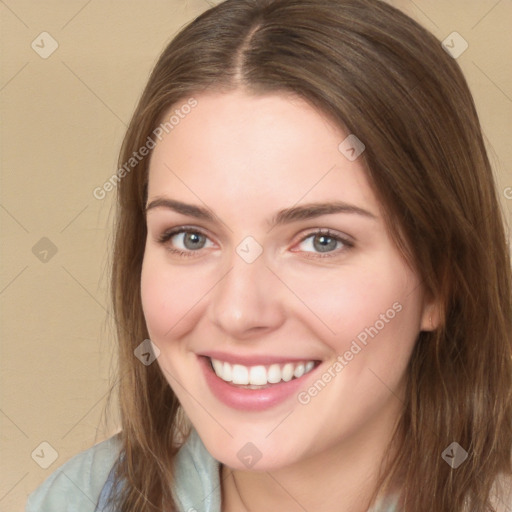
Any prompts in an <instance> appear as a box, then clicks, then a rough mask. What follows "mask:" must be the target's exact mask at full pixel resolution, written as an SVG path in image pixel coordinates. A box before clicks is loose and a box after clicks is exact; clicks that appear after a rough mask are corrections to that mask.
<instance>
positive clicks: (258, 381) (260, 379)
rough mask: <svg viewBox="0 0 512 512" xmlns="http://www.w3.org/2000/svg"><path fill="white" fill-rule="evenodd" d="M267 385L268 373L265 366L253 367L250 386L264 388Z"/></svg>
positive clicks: (250, 372)
mask: <svg viewBox="0 0 512 512" xmlns="http://www.w3.org/2000/svg"><path fill="white" fill-rule="evenodd" d="M266 383H267V372H266V370H265V367H264V366H251V368H250V370H249V384H254V385H257V386H263V385H264V384H266Z"/></svg>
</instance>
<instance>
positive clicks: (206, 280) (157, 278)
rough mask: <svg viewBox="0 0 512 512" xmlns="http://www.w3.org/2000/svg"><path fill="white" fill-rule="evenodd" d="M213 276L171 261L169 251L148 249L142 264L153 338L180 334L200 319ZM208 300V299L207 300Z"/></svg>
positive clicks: (144, 303) (143, 294)
mask: <svg viewBox="0 0 512 512" xmlns="http://www.w3.org/2000/svg"><path fill="white" fill-rule="evenodd" d="M210 281H211V276H209V275H208V272H203V271H201V270H200V269H199V268H198V269H195V270H194V269H193V266H192V267H189V266H179V265H170V264H169V263H168V262H166V261H165V255H164V256H162V255H161V254H159V251H156V250H151V249H149V250H146V253H145V255H144V261H143V264H142V274H141V299H142V309H143V311H144V317H145V319H146V325H147V328H148V331H149V335H150V337H151V339H152V340H154V341H156V342H158V341H163V340H165V339H170V338H179V337H180V336H181V335H182V334H183V333H185V332H186V331H187V330H189V329H190V325H193V323H194V322H197V318H198V315H200V314H201V311H202V306H201V303H202V302H201V301H202V299H203V298H204V297H205V296H206V294H207V293H208V290H209V289H210V288H211V286H212V285H211V284H210ZM203 302H204V301H203Z"/></svg>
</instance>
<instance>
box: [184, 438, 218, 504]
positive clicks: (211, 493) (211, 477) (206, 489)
mask: <svg viewBox="0 0 512 512" xmlns="http://www.w3.org/2000/svg"><path fill="white" fill-rule="evenodd" d="M175 469H176V474H175V485H174V494H175V496H176V498H177V500H178V502H179V505H180V509H181V510H187V511H188V510H204V511H205V512H219V511H220V503H221V489H220V463H219V461H217V460H216V459H214V458H213V457H212V455H210V453H209V452H208V450H207V449H206V447H205V446H204V444H203V442H202V441H201V438H200V437H199V435H198V434H197V431H196V430H195V429H194V428H192V430H191V432H190V435H189V437H188V439H187V440H186V442H185V443H184V444H183V446H182V447H181V448H180V450H179V451H178V454H177V456H176V460H175Z"/></svg>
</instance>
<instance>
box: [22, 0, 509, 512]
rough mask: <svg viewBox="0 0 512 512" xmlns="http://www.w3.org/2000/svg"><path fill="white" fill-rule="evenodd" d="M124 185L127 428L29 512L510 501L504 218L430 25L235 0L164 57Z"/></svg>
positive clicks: (359, 1) (348, 9)
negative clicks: (430, 31)
mask: <svg viewBox="0 0 512 512" xmlns="http://www.w3.org/2000/svg"><path fill="white" fill-rule="evenodd" d="M116 184H117V187H118V219H117V227H116V240H115V247H114V253H113V273H112V285H113V286H112V290H113V303H114V312H115V316H116V321H117V327H118V337H119V353H120V403H121V415H122V432H121V433H120V434H119V435H118V436H116V437H114V438H111V439H110V440H108V441H106V442H104V443H101V444H100V445H98V446H96V447H94V448H92V449H91V450H89V451H88V452H85V453H84V454H81V455H79V456H77V457H76V458H75V459H73V460H72V461H70V462H69V463H68V464H67V465H65V466H64V467H63V468H62V469H61V470H60V471H59V472H56V473H55V474H54V475H53V476H52V477H51V478H50V479H49V480H48V481H47V482H46V483H45V484H44V485H43V486H42V487H41V488H40V489H39V490H38V491H36V493H34V495H32V496H31V498H30V500H29V504H28V507H27V510H29V511H35V510H52V511H54V512H57V511H59V510H68V508H66V506H68V507H71V508H69V510H71V509H73V510H91V511H92V510H95V509H96V510H115V511H126V512H127V511H140V512H142V511H148V512H149V511H156V510H165V511H172V510H180V511H188V512H192V511H194V510H197V511H203V510H204V511H209V512H218V511H222V512H232V511H258V512H259V511H262V510H286V511H295V510H297V511H298V510H322V511H325V512H330V511H338V512H339V511H344V512H349V511H350V512H356V511H363V510H369V509H370V510H372V511H374V512H376V511H399V510H400V511H406V512H412V511H414V512H422V511H425V512H426V511H429V512H430V511H431V510H436V511H447V512H448V511H449V512H454V511H461V512H462V511H466V510H467V511H471V512H483V511H489V510H503V511H505V510H512V498H511V496H510V495H509V484H508V482H509V481H510V476H511V472H512V469H511V465H510V451H511V444H512V430H511V412H512V409H511V389H512V387H511V384H512V382H511V379H512V367H511V364H512V362H511V358H510V355H511V343H512V335H511V333H512V325H511V323H512V304H511V288H510V284H511V276H510V260H509V255H508V252H507V247H506V240H505V234H504V228H503V221H502V218H501V217H500V213H499V204H498V200H497V197H496V192H495V188H494V183H493V178H492V172H491V168H490V165H489V161H488V159H487V156H486V152H485V148H484V144H483V140H482V135H481V130H480V126H479V122H478V118H477V114H476V112H475V108H474V105H473V101H472V98H471V95H470V92H469V90H468V87H467V84H466V82H465V80H464V78H463V76H462V73H461V71H460V69H459V67H458V66H457V64H456V62H455V61H454V60H453V59H452V57H451V56H450V55H448V53H446V52H445V51H444V50H443V48H442V47H441V44H440V43H439V42H438V41H437V40H436V39H435V38H434V37H433V36H432V35H430V34H429V33H428V32H426V31H425V29H423V28H421V27H420V26H419V25H418V24H416V23H415V22H414V21H412V20H411V19H409V18H408V17H406V16H405V15H404V14H402V13H400V12H399V11H397V10H396V9H394V8H392V7H390V6H388V5H387V4H385V3H383V2H380V1H378V0H337V1H332V0H314V1H313V0H227V1H226V2H223V3H222V4H220V5H218V6H217V7H214V8H212V9H210V10H209V11H207V12H206V13H204V14H203V15H201V16H200V17H199V18H197V19H196V20H195V21H194V22H192V23H191V24H190V25H188V26H187V27H185V28H184V29H183V30H182V31H181V32H180V33H179V34H178V36H177V37H176V38H175V39H174V40H173V41H172V42H171V43H170V45H169V46H168V47H167V49H166V50H165V51H164V53H163V54H162V56H161V58H160V60H159V61H158V63H157V64H156V67H155V69H154V70H153V73H152V75H151V77H150V79H149V82H148V84H147V87H146V89H145V91H144V93H143V95H142V98H141V100H140V102H139V105H138V107H137V109H136V111H135V114H134V116H133V119H132V122H131V124H130V126H129V129H128V132H127V134H126V138H125V141H124V144H123V148H122V151H121V155H120V166H119V171H118V180H117V183H116ZM149 340H151V341H149ZM71 480H72V481H73V482H74V483H73V485H74V487H73V486H71V484H70V483H69V481H71ZM77 488H79V489H80V492H78V491H77V490H76V489H77ZM59 496H61V497H59ZM62 496H65V503H63V502H62V501H63V500H62ZM84 496H86V498H87V499H86V498H84ZM96 505H97V507H96ZM95 507H96V508H95Z"/></svg>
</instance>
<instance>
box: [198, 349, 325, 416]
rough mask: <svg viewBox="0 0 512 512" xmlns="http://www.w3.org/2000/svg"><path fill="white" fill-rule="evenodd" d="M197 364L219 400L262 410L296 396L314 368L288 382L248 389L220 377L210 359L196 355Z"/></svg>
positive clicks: (243, 407)
mask: <svg viewBox="0 0 512 512" xmlns="http://www.w3.org/2000/svg"><path fill="white" fill-rule="evenodd" d="M198 359H199V364H200V365H201V367H202V369H203V373H204V376H205V379H206V382H207V384H208V386H209V387H210V389H211V391H212V393H213V394H214V395H215V397H216V398H218V399H219V400H220V401H221V402H223V403H224V404H226V405H228V406H229V407H231V408H233V409H240V410H243V411H262V410H265V409H270V408H271V407H274V406H276V405H278V404H280V403H282V402H284V401H285V400H287V399H288V398H290V397H291V396H296V395H297V393H298V392H299V391H300V389H301V388H303V387H304V382H305V378H308V377H309V375H311V374H312V373H313V372H315V370H316V368H313V370H311V371H309V372H308V373H306V374H304V375H303V376H302V377H299V378H297V379H292V380H290V381H288V382H280V383H279V384H273V385H271V386H269V387H268V388H262V389H248V388H241V387H237V386H234V385H232V384H230V383H228V382H226V381H224V380H222V379H221V378H220V377H217V375H216V373H215V372H214V371H213V368H212V367H211V364H210V359H209V358H208V357H204V356H198Z"/></svg>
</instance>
